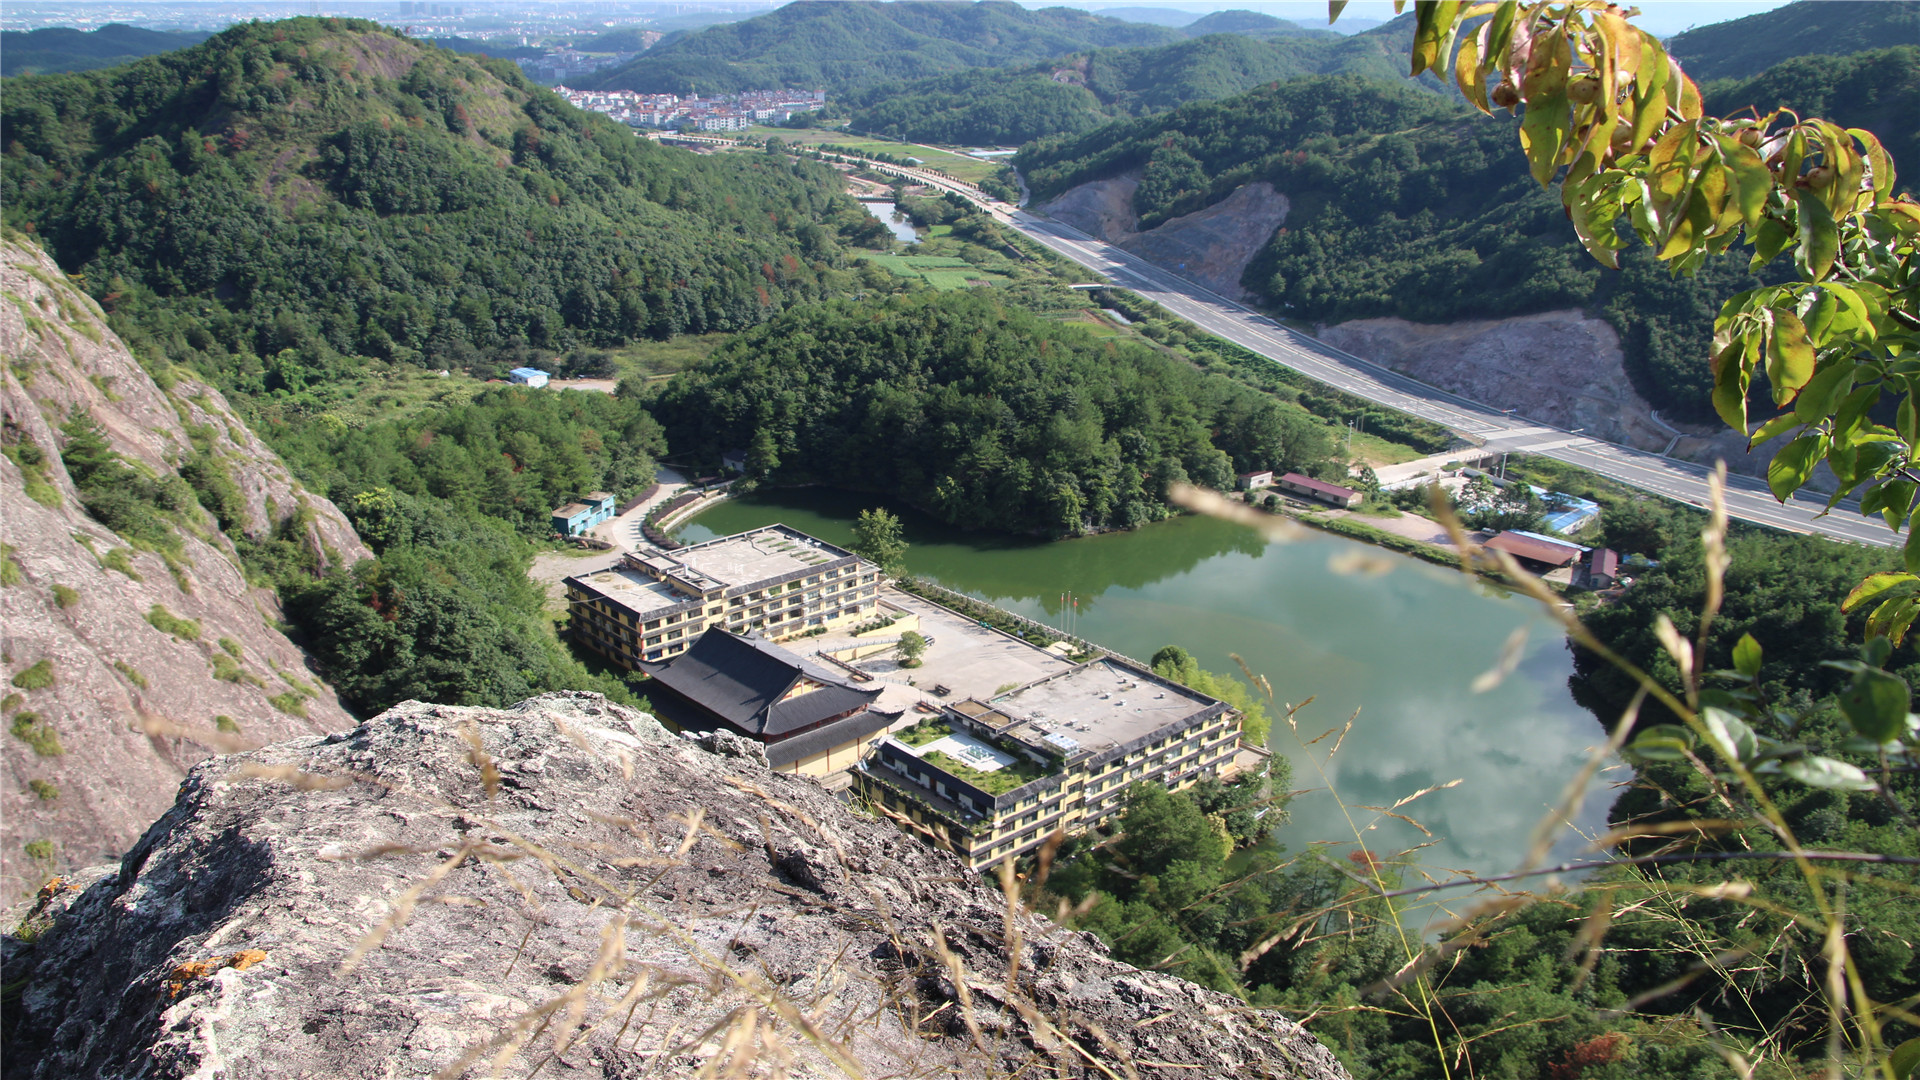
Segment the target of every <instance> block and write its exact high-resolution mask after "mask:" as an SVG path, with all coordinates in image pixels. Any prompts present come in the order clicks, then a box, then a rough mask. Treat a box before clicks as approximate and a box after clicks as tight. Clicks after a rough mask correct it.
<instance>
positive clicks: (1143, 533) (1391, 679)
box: [679, 489, 1613, 883]
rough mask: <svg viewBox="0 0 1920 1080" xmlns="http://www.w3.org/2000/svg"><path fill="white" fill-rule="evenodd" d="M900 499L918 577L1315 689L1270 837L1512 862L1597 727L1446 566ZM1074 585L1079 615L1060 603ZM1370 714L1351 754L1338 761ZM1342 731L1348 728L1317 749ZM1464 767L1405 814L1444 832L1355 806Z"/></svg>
mask: <svg viewBox="0 0 1920 1080" xmlns="http://www.w3.org/2000/svg"><path fill="white" fill-rule="evenodd" d="M875 505H882V502H881V500H878V499H876V498H874V497H871V496H857V495H851V494H846V493H842V492H835V491H829V490H825V489H808V490H800V491H774V492H768V493H761V494H755V495H750V496H747V497H744V498H742V499H738V500H732V501H727V502H722V503H719V504H717V505H715V506H714V508H713V509H711V510H708V511H706V512H705V513H703V514H702V515H700V517H699V518H697V519H696V520H695V521H693V522H691V523H689V524H688V525H687V526H686V527H685V528H684V529H683V530H682V531H681V533H680V534H679V535H680V537H681V539H683V540H685V541H687V542H696V541H699V540H704V539H707V538H710V537H712V536H717V535H724V534H727V533H733V532H738V531H740V530H743V529H748V528H753V527H756V526H760V525H766V524H771V523H773V522H785V523H786V524H788V525H791V526H793V527H794V528H797V529H801V530H803V531H805V532H807V533H810V534H813V535H816V536H819V537H820V538H821V539H823V540H827V541H830V542H833V543H846V542H847V541H848V540H850V539H851V538H852V527H851V525H852V521H853V518H854V516H855V515H856V514H857V513H858V512H859V511H860V510H861V509H863V508H865V507H868V506H875ZM891 509H893V511H894V512H895V513H898V514H899V515H900V517H901V519H902V522H903V524H904V525H905V531H906V538H907V540H908V541H909V543H910V544H911V547H910V548H909V550H908V552H907V565H908V569H909V571H910V572H911V573H913V574H915V575H919V576H921V577H925V578H929V579H932V580H935V581H938V582H940V583H941V584H943V585H946V586H947V587H948V588H952V589H957V590H960V591H962V592H966V593H969V594H972V595H974V596H978V597H980V598H982V599H984V600H987V601H990V602H992V603H994V604H998V605H999V606H1001V607H1004V608H1007V609H1008V610H1011V611H1015V612H1018V613H1020V614H1022V615H1025V616H1027V617H1029V618H1033V619H1037V620H1040V621H1043V622H1047V623H1050V624H1052V625H1056V626H1064V625H1065V622H1066V620H1069V619H1072V618H1074V615H1073V613H1074V612H1075V611H1076V610H1077V612H1078V616H1077V623H1076V624H1075V626H1074V629H1075V631H1076V632H1077V633H1078V634H1079V635H1080V636H1081V637H1084V638H1086V639H1087V640H1089V641H1092V642H1095V643H1096V644H1100V645H1104V646H1106V647H1108V648H1111V649H1114V650H1116V651H1118V652H1120V653H1123V654H1126V655H1129V656H1133V657H1136V658H1139V659H1142V660H1145V659H1147V658H1149V657H1151V656H1152V655H1153V653H1154V651H1155V650H1157V649H1159V648H1160V647H1161V646H1163V645H1168V644H1177V645H1180V646H1182V647H1184V648H1185V649H1187V650H1188V651H1189V652H1191V653H1193V654H1194V656H1195V657H1196V658H1197V659H1198V660H1199V662H1200V666H1202V667H1204V668H1206V669H1208V670H1210V671H1216V672H1234V671H1236V668H1235V665H1234V662H1233V661H1232V660H1231V659H1230V657H1229V654H1232V653H1238V654H1239V655H1240V656H1241V657H1242V658H1243V659H1244V660H1245V661H1246V664H1247V667H1248V668H1249V669H1251V670H1252V671H1254V672H1255V673H1257V674H1261V675H1265V676H1266V677H1267V679H1268V680H1269V681H1270V682H1271V683H1272V685H1273V689H1274V693H1275V696H1276V697H1277V698H1278V699H1279V700H1280V701H1282V702H1301V701H1305V700H1306V699H1307V698H1309V697H1311V698H1313V699H1314V700H1313V703H1312V704H1311V705H1310V706H1308V707H1307V708H1306V709H1305V710H1303V711H1302V712H1300V713H1299V714H1298V718H1297V719H1298V729H1299V730H1298V734H1297V735H1296V734H1295V733H1294V731H1292V730H1290V729H1289V727H1288V725H1287V724H1286V723H1285V721H1284V719H1283V718H1282V717H1281V716H1276V717H1275V723H1274V734H1273V739H1272V743H1271V745H1272V748H1273V749H1274V750H1275V752H1277V753H1284V754H1286V755H1287V756H1288V757H1289V758H1291V759H1292V760H1293V762H1294V769H1293V779H1294V787H1295V788H1296V789H1308V790H1309V793H1308V794H1305V795H1302V796H1300V797H1298V798H1296V799H1294V801H1293V806H1292V813H1293V820H1292V822H1291V823H1289V824H1288V825H1286V826H1284V827H1282V828H1281V829H1280V830H1279V831H1278V832H1277V833H1276V836H1275V839H1276V840H1277V841H1278V842H1279V843H1280V844H1282V845H1284V846H1286V847H1287V848H1289V849H1292V850H1295V851H1298V850H1300V849H1302V848H1304V847H1305V846H1307V845H1309V844H1315V843H1329V844H1342V845H1344V846H1342V847H1337V848H1335V849H1334V850H1335V851H1337V852H1340V853H1343V854H1344V853H1347V852H1351V851H1352V850H1353V844H1354V840H1355V830H1356V827H1357V828H1358V829H1359V830H1360V832H1361V833H1362V834H1364V837H1365V842H1366V844H1367V847H1368V848H1369V849H1370V850H1371V851H1372V852H1374V853H1375V854H1376V855H1379V856H1381V857H1385V856H1387V855H1389V854H1391V853H1393V852H1396V851H1398V850H1400V849H1402V848H1408V847H1412V846H1413V845H1416V844H1423V843H1430V844H1431V846H1429V847H1427V848H1426V849H1425V850H1424V851H1423V852H1421V854H1420V856H1419V857H1418V858H1419V861H1420V862H1421V863H1422V865H1423V867H1424V868H1425V869H1426V870H1427V872H1430V873H1436V874H1444V872H1445V871H1447V870H1471V871H1475V872H1480V873H1486V872H1498V871H1504V870H1510V869H1513V868H1514V867H1515V866H1516V865H1517V864H1518V863H1519V862H1520V860H1521V859H1522V857H1523V855H1524V851H1525V849H1526V845H1527V842H1528V836H1529V833H1530V831H1531V829H1532V828H1533V826H1534V824H1535V823H1536V822H1537V821H1538V820H1539V819H1540V818H1541V816H1542V815H1543V814H1544V813H1545V812H1546V811H1547V810H1548V808H1549V807H1551V806H1552V805H1553V804H1555V803H1556V802H1557V801H1558V799H1559V795H1560V792H1561V790H1562V788H1563V786H1564V785H1565V783H1566V782H1567V780H1568V779H1569V778H1570V777H1571V776H1572V775H1573V774H1574V772H1575V771H1576V770H1577V769H1578V768H1579V765H1580V763H1581V762H1582V761H1584V760H1585V757H1586V752H1587V750H1588V748H1589V747H1591V746H1593V745H1594V744H1595V743H1597V742H1599V741H1600V740H1601V739H1602V737H1603V733H1602V732H1601V730H1600V727H1599V725H1598V724H1597V723H1596V722H1595V721H1594V718H1593V716H1592V714H1591V713H1589V712H1587V711H1586V710H1585V709H1582V708H1581V707H1580V706H1578V705H1576V704H1575V703H1574V701H1573V699H1572V696H1571V695H1570V693H1569V692H1568V689H1567V676H1568V675H1569V674H1570V673H1571V670H1572V658H1571V656H1570V655H1569V654H1568V651H1567V647H1566V643H1565V639H1564V637H1562V636H1561V635H1560V634H1559V633H1557V627H1556V626H1555V624H1554V623H1553V622H1552V621H1551V620H1550V619H1549V618H1548V617H1547V616H1546V615H1545V614H1544V613H1543V612H1541V611H1540V610H1539V607H1538V606H1537V605H1536V604H1534V603H1533V602H1532V601H1529V600H1526V599H1524V598H1522V597H1518V596H1512V595H1508V594H1505V593H1503V592H1501V591H1499V590H1496V589H1493V588H1490V587H1488V586H1486V585H1484V584H1482V583H1480V582H1477V581H1475V580H1473V579H1470V578H1467V577H1465V576H1463V575H1461V574H1459V573H1456V572H1453V571H1450V570H1446V569H1444V568H1441V567H1436V566H1432V565H1429V564H1426V563H1422V562H1419V561H1416V560H1413V559H1409V558H1405V557H1402V556H1397V555H1390V554H1388V553H1385V552H1381V551H1379V550H1378V549H1373V548H1367V547H1364V546H1362V545H1358V544H1355V543H1353V542H1351V541H1348V540H1343V539H1339V538H1335V537H1324V538H1316V539H1313V540H1307V541H1300V542H1296V543H1289V544H1270V543H1267V542H1266V541H1265V540H1263V539H1262V538H1261V537H1260V536H1259V535H1258V534H1257V533H1255V532H1253V531H1252V530H1250V529H1247V528H1245V527H1243V526H1239V525H1234V524H1230V523H1228V522H1223V521H1218V520H1214V519H1211V518H1201V517H1181V518H1175V519H1173V520H1170V521H1165V522H1161V523H1158V524H1155V525H1150V526H1148V527H1146V528H1143V529H1138V530H1135V531H1132V532H1126V533H1113V534H1108V535H1104V536H1094V537H1086V538H1083V539H1077V540H1065V541H1059V542H1055V543H1041V542H1032V541H1022V540H1018V539H1013V538H1008V537H1002V536H993V535H985V534H980V535H972V534H964V533H957V532H956V531H955V530H954V529H952V528H950V527H948V526H946V525H943V524H941V523H939V522H936V521H934V520H932V519H930V518H928V517H926V516H925V515H922V514H918V513H916V512H914V511H912V510H911V509H907V508H902V507H898V506H894V507H891ZM1355 550H1359V551H1363V552H1366V553H1367V554H1369V555H1372V556H1375V558H1374V559H1373V560H1371V561H1373V562H1375V563H1376V564H1382V565H1390V566H1391V567H1392V569H1391V570H1390V571H1388V572H1385V573H1380V574H1376V575H1365V574H1341V573H1336V572H1333V571H1332V570H1331V569H1330V568H1329V565H1328V564H1329V560H1330V558H1332V557H1333V556H1335V555H1338V554H1340V553H1342V552H1353V551H1355ZM1382 560H1384V563H1382ZM1068 593H1071V594H1072V596H1073V597H1074V598H1075V600H1077V609H1076V606H1075V604H1074V602H1073V601H1066V602H1064V603H1063V599H1062V598H1063V595H1065V594H1068ZM1520 627H1526V628H1528V630H1529V637H1528V640H1527V644H1526V647H1525V651H1524V655H1523V656H1522V658H1521V659H1520V662H1519V664H1518V666H1517V667H1516V668H1515V669H1514V671H1513V673H1512V674H1511V675H1510V676H1509V677H1508V678H1507V679H1506V680H1505V681H1504V682H1503V683H1501V684H1500V685H1499V686H1497V687H1495V688H1494V689H1492V690H1490V691H1488V692H1486V693H1479V694H1476V693H1474V692H1473V689H1472V683H1473V681H1474V678H1475V677H1476V676H1477V675H1479V674H1480V673H1481V672H1484V671H1486V670H1488V669H1489V668H1491V667H1493V666H1494V664H1495V662H1496V660H1497V658H1498V657H1499V655H1500V652H1501V647H1502V645H1503V643H1505V642H1506V641H1507V639H1508V637H1509V635H1510V634H1512V633H1513V632H1514V631H1515V630H1516V629H1517V628H1520ZM1356 710H1357V711H1358V717H1357V719H1355V721H1354V724H1353V728H1352V730H1351V731H1350V732H1348V733H1346V735H1345V737H1344V740H1343V741H1341V742H1340V749H1339V752H1338V753H1337V754H1335V755H1334V756H1333V758H1332V760H1331V761H1324V760H1323V759H1325V757H1326V754H1327V751H1328V750H1329V749H1330V748H1331V747H1332V746H1333V745H1334V743H1335V742H1336V740H1337V739H1339V734H1338V732H1339V729H1340V728H1342V727H1344V726H1345V725H1346V723H1347V721H1348V718H1349V717H1350V716H1352V715H1353V714H1354V713H1355V712H1356ZM1272 711H1275V712H1281V713H1283V712H1284V710H1272ZM1329 730H1332V731H1334V732H1335V734H1334V735H1332V736H1329V737H1327V738H1325V739H1323V740H1321V741H1320V742H1318V743H1317V744H1313V745H1311V746H1310V745H1308V744H1309V742H1310V741H1311V740H1313V739H1315V738H1316V737H1318V736H1320V735H1321V734H1322V733H1324V732H1327V731H1329ZM1316 761H1322V762H1323V764H1322V765H1321V766H1318V767H1317V766H1316V764H1315V762H1316ZM1322 769H1324V772H1323V771H1322ZM1607 775H1610V776H1611V775H1613V774H1607ZM1455 779H1458V780H1461V781H1462V783H1461V784H1459V785H1458V786H1457V787H1454V788H1450V789H1447V790H1443V791H1437V792H1434V793H1432V794H1430V795H1426V796H1424V797H1422V798H1420V799H1419V800H1417V801H1415V802H1413V803H1412V804H1410V805H1407V806H1403V807H1400V808H1399V810H1398V811H1397V812H1398V813H1402V814H1406V815H1408V816H1410V817H1412V818H1414V819H1415V820H1416V821H1418V822H1420V824H1421V825H1422V826H1424V827H1425V828H1426V829H1428V830H1431V832H1432V837H1431V841H1429V838H1428V837H1426V836H1424V835H1422V834H1421V833H1420V832H1419V831H1418V830H1417V829H1416V828H1414V827H1413V826H1410V825H1408V824H1405V823H1403V822H1400V821H1398V820H1395V819H1393V818H1389V817H1384V816H1382V815H1380V814H1378V813H1376V812H1375V811H1371V810H1364V809H1358V807H1363V806H1372V807H1392V805H1393V804H1394V802H1395V801H1397V800H1398V799H1400V798H1402V797H1403V796H1406V795H1411V794H1413V793H1414V792H1416V791H1418V790H1420V789H1422V788H1426V787H1430V786H1433V785H1436V784H1445V783H1447V782H1449V781H1452V780H1455ZM1330 786H1331V787H1332V788H1333V789H1334V790H1336V791H1337V792H1338V793H1339V798H1338V799H1335V798H1334V797H1332V796H1330V795H1329V794H1328V788H1329V787H1330ZM1608 802H1609V796H1608V793H1607V792H1605V791H1604V790H1601V791H1596V792H1593V793H1591V794H1589V796H1588V798H1587V800H1586V805H1585V806H1584V807H1583V808H1582V810H1581V812H1580V813H1579V815H1577V817H1576V819H1575V820H1576V823H1577V824H1579V825H1580V826H1581V827H1582V828H1584V829H1586V830H1588V831H1591V830H1593V829H1594V828H1595V827H1599V826H1602V825H1603V821H1604V817H1605V814H1606V810H1607V804H1608ZM1343 804H1344V805H1343ZM1579 843H1580V842H1579V840H1578V838H1577V837H1572V838H1569V839H1566V840H1563V841H1562V843H1561V844H1560V845H1558V853H1559V854H1563V855H1572V854H1574V853H1575V852H1576V851H1577V850H1578V846H1579ZM1410 883H1411V882H1410Z"/></svg>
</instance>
